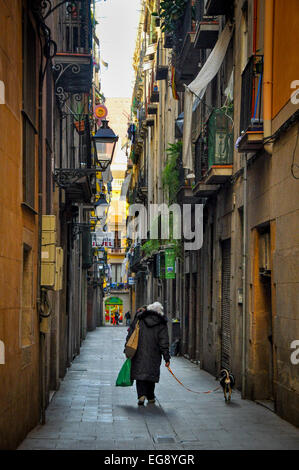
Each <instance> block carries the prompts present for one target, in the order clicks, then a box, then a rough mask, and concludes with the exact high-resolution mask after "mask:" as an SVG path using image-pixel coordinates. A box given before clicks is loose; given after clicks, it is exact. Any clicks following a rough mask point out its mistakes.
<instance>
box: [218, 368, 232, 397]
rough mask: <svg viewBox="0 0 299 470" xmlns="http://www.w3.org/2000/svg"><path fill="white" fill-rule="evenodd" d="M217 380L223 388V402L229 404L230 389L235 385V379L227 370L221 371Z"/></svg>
mask: <svg viewBox="0 0 299 470" xmlns="http://www.w3.org/2000/svg"><path fill="white" fill-rule="evenodd" d="M218 379H219V381H220V385H221V387H222V388H223V393H224V398H225V401H226V402H227V403H229V402H230V400H231V396H232V389H233V388H234V385H235V377H234V376H233V374H232V373H231V372H229V371H228V370H227V369H221V371H220V374H219V376H218Z"/></svg>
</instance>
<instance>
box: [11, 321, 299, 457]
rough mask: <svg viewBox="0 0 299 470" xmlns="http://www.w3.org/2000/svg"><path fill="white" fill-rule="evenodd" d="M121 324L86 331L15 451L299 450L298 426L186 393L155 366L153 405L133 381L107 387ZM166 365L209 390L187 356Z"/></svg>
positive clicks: (209, 380)
mask: <svg viewBox="0 0 299 470" xmlns="http://www.w3.org/2000/svg"><path fill="white" fill-rule="evenodd" d="M126 331H127V330H126V328H124V327H115V328H114V327H103V328H97V329H96V331H93V332H91V333H89V334H88V336H87V339H86V340H85V341H84V343H83V345H82V349H81V354H80V356H78V357H77V358H76V359H75V360H74V362H73V364H72V366H71V368H70V369H69V370H68V373H67V375H66V377H65V378H64V380H63V381H62V382H61V386H60V389H59V391H58V392H57V393H56V394H55V395H54V397H53V399H52V401H51V403H50V405H49V407H48V409H47V413H46V421H47V422H46V425H44V426H37V427H36V428H35V429H34V430H32V431H31V432H30V433H29V434H28V436H27V438H26V439H25V441H23V443H22V444H21V445H20V446H19V449H24V450H28V449H90V450H96V449H104V450H120V449H128V450H133V449H145V450H153V449H157V450H160V449H166V450H171V449H173V450H184V449H187V450H193V449H199V450H200V449H299V430H298V429H296V428H295V427H294V426H292V425H291V424H289V423H287V422H286V421H284V420H282V419H281V418H279V417H278V416H277V415H275V414H274V413H272V412H271V411H269V410H268V409H266V408H264V407H262V406H260V405H258V404H256V403H254V402H251V401H247V400H242V399H241V396H240V393H239V392H234V394H233V398H232V403H231V404H229V405H226V404H225V402H224V399H223V395H222V391H218V392H216V393H214V394H207V395H204V394H203V395H196V394H193V393H190V392H187V391H186V390H185V389H184V388H183V387H181V386H180V385H179V384H178V383H177V382H176V381H175V380H174V378H173V377H172V376H171V375H170V374H169V372H168V371H167V370H166V368H165V367H164V366H163V364H162V366H161V379H160V383H159V384H158V385H157V387H156V396H157V401H156V405H146V406H145V407H138V406H137V400H136V391H135V385H134V386H133V387H128V388H118V387H115V380H116V377H117V374H118V371H119V369H120V367H121V365H122V363H123V361H124V355H123V345H124V340H125V336H126ZM171 367H172V370H173V371H174V373H175V374H176V375H177V376H178V378H180V380H182V382H183V383H184V384H185V385H186V386H187V387H189V388H192V389H193V390H202V391H205V390H209V389H213V388H215V386H216V385H215V384H216V382H215V379H214V377H212V376H211V375H210V374H208V373H206V372H204V371H202V370H200V369H199V367H198V366H196V365H194V364H193V363H191V362H189V361H188V360H187V359H185V358H182V357H179V358H173V359H172V361H171Z"/></svg>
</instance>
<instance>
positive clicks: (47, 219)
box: [42, 215, 56, 232]
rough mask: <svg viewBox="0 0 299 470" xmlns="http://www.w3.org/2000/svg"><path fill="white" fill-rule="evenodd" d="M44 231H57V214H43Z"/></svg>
mask: <svg viewBox="0 0 299 470" xmlns="http://www.w3.org/2000/svg"><path fill="white" fill-rule="evenodd" d="M42 231H43V232H48V231H49V232H56V215H43V217H42Z"/></svg>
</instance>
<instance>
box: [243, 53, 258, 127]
mask: <svg viewBox="0 0 299 470" xmlns="http://www.w3.org/2000/svg"><path fill="white" fill-rule="evenodd" d="M262 81H263V56H261V55H253V56H251V58H250V59H249V61H248V64H247V65H246V67H245V69H244V72H243V73H242V97H241V115H240V134H241V132H242V131H246V130H247V129H248V127H249V126H250V124H251V123H252V124H254V125H256V124H261V123H262V93H263V87H262Z"/></svg>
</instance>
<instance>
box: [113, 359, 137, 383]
mask: <svg viewBox="0 0 299 470" xmlns="http://www.w3.org/2000/svg"><path fill="white" fill-rule="evenodd" d="M133 382H134V381H133V380H131V359H127V360H126V361H125V362H124V364H123V366H122V368H121V369H120V371H119V374H118V377H117V379H116V384H115V385H116V386H117V387H131V386H132V385H133Z"/></svg>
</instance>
